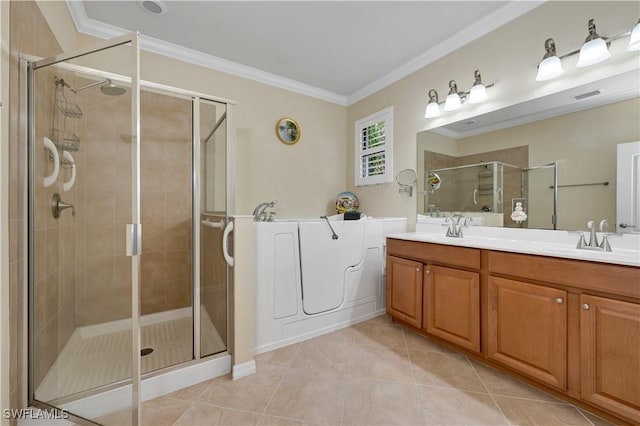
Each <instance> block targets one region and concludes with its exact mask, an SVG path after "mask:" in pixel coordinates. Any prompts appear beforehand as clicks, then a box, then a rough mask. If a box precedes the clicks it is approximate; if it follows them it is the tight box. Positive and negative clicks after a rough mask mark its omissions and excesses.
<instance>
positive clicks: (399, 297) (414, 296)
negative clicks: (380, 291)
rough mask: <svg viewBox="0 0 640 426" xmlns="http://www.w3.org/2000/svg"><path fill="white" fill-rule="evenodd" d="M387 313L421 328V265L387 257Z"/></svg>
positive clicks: (411, 261)
mask: <svg viewBox="0 0 640 426" xmlns="http://www.w3.org/2000/svg"><path fill="white" fill-rule="evenodd" d="M387 312H388V313H389V315H391V316H393V317H395V318H398V319H400V320H402V321H404V322H406V323H407V324H410V325H412V326H414V327H417V328H420V327H421V326H422V263H421V262H416V261H413V260H408V259H403V258H400V257H395V256H388V257H387Z"/></svg>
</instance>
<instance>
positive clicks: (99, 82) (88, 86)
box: [56, 78, 111, 95]
mask: <svg viewBox="0 0 640 426" xmlns="http://www.w3.org/2000/svg"><path fill="white" fill-rule="evenodd" d="M110 82H111V80H109V79H108V78H107V79H105V80H103V81H97V82H95V83H91V84H87V85H86V86H82V87H79V88H77V89H74V88H73V87H71V86H70V85H69V83H67V82H66V81H64V79H63V78H61V79H59V80H57V81H56V84H62V85H63V86H64V87H66V88H67V89H69V90H71V91H72V92H73V93H75V94H76V95H77V94H78V92H81V91H83V90H85V89H88V88H90V87H93V86H98V85H100V84H104V83H110Z"/></svg>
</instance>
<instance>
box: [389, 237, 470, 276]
mask: <svg viewBox="0 0 640 426" xmlns="http://www.w3.org/2000/svg"><path fill="white" fill-rule="evenodd" d="M387 252H388V253H389V254H390V255H393V256H398V257H404V258H409V259H415V260H419V261H422V262H424V263H440V264H445V265H452V266H461V267H463V268H472V269H480V249H474V248H468V247H456V246H448V245H444V244H432V243H423V242H420V241H406V240H396V239H393V238H388V239H387Z"/></svg>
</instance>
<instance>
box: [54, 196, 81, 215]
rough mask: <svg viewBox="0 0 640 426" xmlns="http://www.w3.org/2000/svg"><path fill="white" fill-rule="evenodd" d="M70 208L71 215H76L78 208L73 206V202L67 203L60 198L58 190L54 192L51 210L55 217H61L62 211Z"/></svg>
mask: <svg viewBox="0 0 640 426" xmlns="http://www.w3.org/2000/svg"><path fill="white" fill-rule="evenodd" d="M69 208H70V209H71V215H72V216H75V215H76V208H75V207H74V206H73V204H70V203H65V202H64V201H62V198H60V194H58V193H57V192H56V193H55V194H53V198H52V199H51V212H52V214H53V217H54V218H55V219H58V218H59V217H60V213H62V210H66V209H69Z"/></svg>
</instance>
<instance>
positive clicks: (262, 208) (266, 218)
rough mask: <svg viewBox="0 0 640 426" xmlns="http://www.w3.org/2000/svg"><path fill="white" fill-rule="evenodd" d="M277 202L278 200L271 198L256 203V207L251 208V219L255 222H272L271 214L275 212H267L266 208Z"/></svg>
mask: <svg viewBox="0 0 640 426" xmlns="http://www.w3.org/2000/svg"><path fill="white" fill-rule="evenodd" d="M277 202H278V201H276V200H273V201H268V202H266V203H260V204H258V205H257V206H256V208H255V209H253V213H252V214H253V220H255V221H256V222H273V215H274V214H275V213H273V212H268V214H267V209H271V208H273V206H275V205H276V203H277Z"/></svg>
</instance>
